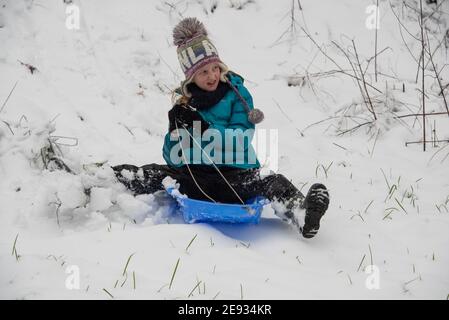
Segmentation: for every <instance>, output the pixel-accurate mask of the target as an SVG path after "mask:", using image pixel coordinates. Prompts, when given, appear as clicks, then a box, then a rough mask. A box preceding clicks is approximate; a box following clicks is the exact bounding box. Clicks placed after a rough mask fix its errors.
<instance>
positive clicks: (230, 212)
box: [166, 188, 269, 224]
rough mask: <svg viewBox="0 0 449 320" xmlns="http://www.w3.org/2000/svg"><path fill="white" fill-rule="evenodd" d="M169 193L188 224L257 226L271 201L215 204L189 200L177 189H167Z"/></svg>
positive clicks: (262, 199)
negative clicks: (243, 224) (263, 211)
mask: <svg viewBox="0 0 449 320" xmlns="http://www.w3.org/2000/svg"><path fill="white" fill-rule="evenodd" d="M166 190H167V192H168V193H169V194H170V195H171V196H172V197H173V198H175V199H176V202H177V203H178V210H179V211H181V213H182V216H183V218H184V221H185V222H186V223H197V222H225V223H252V224H257V223H259V220H260V215H261V214H262V209H263V207H264V205H266V204H267V203H268V202H269V201H268V199H266V198H265V197H261V196H258V197H255V198H251V199H249V200H248V201H246V203H245V205H241V204H231V203H214V202H209V201H202V200H195V199H189V198H187V197H185V196H183V195H182V194H180V193H179V191H178V190H177V189H174V188H167V189H166Z"/></svg>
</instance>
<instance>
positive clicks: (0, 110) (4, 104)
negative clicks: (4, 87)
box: [0, 80, 19, 113]
mask: <svg viewBox="0 0 449 320" xmlns="http://www.w3.org/2000/svg"><path fill="white" fill-rule="evenodd" d="M18 82H19V81H18V80H17V81H16V83H15V84H14V86H13V87H12V89H11V91H10V92H9V94H8V97H7V98H6V100H5V102H3V105H2V107H1V108H0V113H1V112H2V111H3V108H4V107H5V106H6V103H7V102H8V100H9V97H11V94H12V93H13V91H14V89H15V88H16V86H17V83H18Z"/></svg>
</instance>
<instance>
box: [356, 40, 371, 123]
mask: <svg viewBox="0 0 449 320" xmlns="http://www.w3.org/2000/svg"><path fill="white" fill-rule="evenodd" d="M352 46H353V48H354V53H355V57H356V59H357V64H358V66H359V70H360V76H361V78H362V83H363V88H364V89H365V95H366V98H367V99H368V102H369V105H370V107H371V109H370V108H368V110H369V111H370V112H371V113H372V115H373V117H374V120H377V116H376V112H375V111H374V106H373V103H372V101H371V97H370V95H369V92H368V89H367V87H366V80H365V76H364V75H363V72H362V66H361V65H360V60H359V55H358V54H357V49H356V46H355V42H354V40H352Z"/></svg>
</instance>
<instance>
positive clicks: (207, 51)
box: [173, 18, 229, 95]
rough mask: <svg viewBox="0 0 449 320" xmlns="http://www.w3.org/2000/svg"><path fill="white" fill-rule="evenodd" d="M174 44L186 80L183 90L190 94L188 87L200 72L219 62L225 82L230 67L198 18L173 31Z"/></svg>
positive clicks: (181, 23)
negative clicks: (201, 69)
mask: <svg viewBox="0 0 449 320" xmlns="http://www.w3.org/2000/svg"><path fill="white" fill-rule="evenodd" d="M173 44H174V45H175V46H177V47H178V48H177V50H176V52H177V54H178V60H179V64H180V65H181V69H182V71H183V72H184V75H185V77H186V80H185V81H183V83H182V86H181V90H182V91H183V93H185V94H187V95H189V94H188V92H187V90H186V86H187V84H188V83H190V82H191V81H192V79H193V77H194V75H195V73H196V72H197V71H198V69H200V68H202V67H204V66H205V65H207V64H209V63H212V62H217V63H218V64H219V66H220V69H221V77H220V79H221V81H223V82H225V81H226V79H225V78H224V77H225V74H226V73H227V72H228V70H229V69H228V67H227V66H226V65H225V64H224V63H223V62H222V61H221V60H220V57H219V56H218V52H217V49H216V48H215V46H214V45H213V44H212V42H211V41H210V40H209V38H208V37H207V30H206V28H205V27H204V25H203V23H201V22H200V21H198V19H196V18H185V19H183V20H181V21H180V22H179V23H178V25H177V26H176V27H175V28H174V29H173Z"/></svg>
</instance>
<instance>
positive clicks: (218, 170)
mask: <svg viewBox="0 0 449 320" xmlns="http://www.w3.org/2000/svg"><path fill="white" fill-rule="evenodd" d="M175 126H176V132H177V134H178V141H179V143H180V145H181V151H182V156H183V158H184V161H185V164H186V165H187V169H188V170H189V173H190V175H191V176H192V179H193V181H194V182H195V184H196V186H197V187H198V189H200V191H201V192H202V193H203V194H204V195H205V196H206V197H207V198H209V199H210V200H212V201H213V202H215V203H216V201H215V200H214V199H212V198H211V197H210V196H209V195H208V194H207V193H206V192H205V191H204V190H203V189H201V187H200V186H199V184H198V182H197V181H196V179H195V177H194V176H193V173H192V171H191V170H190V166H189V164H188V161H187V159H186V157H185V154H184V148H183V146H182V143H181V142H180V140H179V128H178V123H177V121H176V119H175ZM183 127H184V130H186V131H187V133H188V134H189V136H190V137H191V138H192V140H193V141H194V142H195V143H196V145H197V146H198V147H200V149H201V151H202V152H203V153H204V154H205V155H206V157H207V159H208V160H209V161H210V162H211V163H212V165H213V166H214V168H215V169H216V170H217V172H218V173H219V174H220V176H221V177H222V178H223V180H224V181H225V182H226V184H227V185H228V186H229V188H230V189H231V190H232V192H234V194H235V195H236V196H237V198H238V199H239V200H240V202H241V203H242V204H243V205H244V204H245V202H244V201H243V200H242V198H240V196H239V194H238V193H237V191H235V189H234V188H233V187H232V186H231V184H230V183H229V181H228V179H226V177H225V176H224V175H223V174H222V173H221V171H220V169H218V167H217V166H216V164H215V163H214V162H213V161H212V159H211V158H210V157H209V155H208V154H207V153H206V152H205V151H204V150H203V148H202V147H201V145H200V144H199V143H198V141H196V140H195V138H194V137H193V136H192V135H191V134H190V132H189V130H187V129H186V127H185V126H183Z"/></svg>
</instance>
